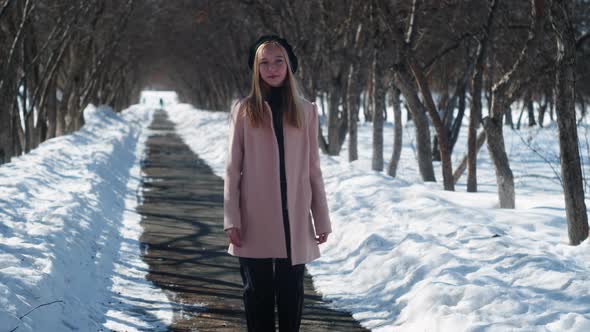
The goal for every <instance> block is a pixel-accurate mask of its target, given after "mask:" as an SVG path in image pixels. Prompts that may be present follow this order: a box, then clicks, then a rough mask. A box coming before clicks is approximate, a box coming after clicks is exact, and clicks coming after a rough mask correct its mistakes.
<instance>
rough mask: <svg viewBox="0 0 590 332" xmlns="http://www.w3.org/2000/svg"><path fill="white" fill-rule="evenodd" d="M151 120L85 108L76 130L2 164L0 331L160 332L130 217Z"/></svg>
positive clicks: (148, 112)
mask: <svg viewBox="0 0 590 332" xmlns="http://www.w3.org/2000/svg"><path fill="white" fill-rule="evenodd" d="M152 113H153V110H152V109H149V108H146V107H139V106H134V107H131V108H129V109H127V110H125V111H123V112H122V113H120V114H116V113H114V112H113V111H111V110H110V109H109V108H105V107H99V108H98V109H96V108H94V107H89V108H87V109H86V110H85V112H84V115H85V120H86V124H85V125H84V127H83V128H82V129H81V130H80V131H78V132H76V133H74V134H72V135H66V136H61V137H57V138H54V139H51V140H48V141H46V142H44V143H42V144H41V145H40V146H39V147H38V148H37V149H35V150H34V151H32V152H31V153H29V154H27V155H24V156H21V157H18V158H14V159H13V161H12V162H11V163H8V164H4V165H2V166H0V220H1V222H0V332H8V331H13V330H14V331H19V332H20V331H104V330H105V329H113V330H118V331H124V330H127V331H133V330H149V331H158V330H166V329H165V328H166V326H167V324H168V323H169V322H170V321H171V319H172V307H171V304H170V303H169V301H168V299H167V297H166V295H165V294H164V293H162V292H161V291H160V289H159V288H158V287H155V286H153V285H152V284H151V283H150V282H148V281H146V279H145V275H146V273H147V265H146V264H145V263H144V262H143V261H142V260H141V252H140V245H139V240H138V239H139V236H140V234H141V231H142V229H141V226H140V224H139V222H140V220H141V217H140V216H139V215H138V214H137V213H136V212H135V207H136V205H137V200H138V198H140V195H139V196H138V194H139V193H140V192H138V188H139V184H140V180H141V174H140V163H139V161H140V158H141V157H142V154H143V149H144V140H145V138H146V134H147V130H145V128H146V126H147V125H148V124H149V123H150V121H151V117H152Z"/></svg>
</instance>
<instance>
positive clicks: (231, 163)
mask: <svg viewBox="0 0 590 332" xmlns="http://www.w3.org/2000/svg"><path fill="white" fill-rule="evenodd" d="M240 104H241V102H236V103H235V104H234V106H233V108H232V110H231V113H230V120H229V139H228V149H227V157H226V161H225V179H224V183H223V229H224V230H227V229H229V228H232V227H236V228H241V226H242V220H241V213H240V183H241V178H242V161H243V156H244V119H243V116H242V115H241V114H239V113H240V112H239V110H240Z"/></svg>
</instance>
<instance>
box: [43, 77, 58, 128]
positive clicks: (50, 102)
mask: <svg viewBox="0 0 590 332" xmlns="http://www.w3.org/2000/svg"><path fill="white" fill-rule="evenodd" d="M54 82H55V80H52V82H51V83H50V85H51V86H50V87H49V94H48V95H47V104H46V105H45V108H46V114H47V135H46V136H45V138H44V139H50V138H53V137H55V125H56V120H57V118H56V117H57V99H56V96H55V83H54Z"/></svg>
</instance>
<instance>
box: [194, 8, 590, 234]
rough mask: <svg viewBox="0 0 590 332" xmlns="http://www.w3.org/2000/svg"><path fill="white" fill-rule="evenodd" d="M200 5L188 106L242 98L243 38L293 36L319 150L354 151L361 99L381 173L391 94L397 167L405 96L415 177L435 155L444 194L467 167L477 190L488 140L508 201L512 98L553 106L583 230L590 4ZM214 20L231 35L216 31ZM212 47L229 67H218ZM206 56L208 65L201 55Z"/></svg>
mask: <svg viewBox="0 0 590 332" xmlns="http://www.w3.org/2000/svg"><path fill="white" fill-rule="evenodd" d="M201 10H203V11H204V12H205V13H208V14H209V15H208V16H207V19H205V20H204V21H202V22H201V28H202V31H204V32H205V34H204V35H202V36H203V38H205V39H207V38H211V39H208V40H209V41H208V42H206V43H207V44H208V45H209V46H211V49H209V51H210V52H213V53H214V57H213V58H210V57H209V56H208V55H204V53H200V54H203V56H205V57H206V58H207V60H205V61H204V62H201V61H199V63H203V66H204V67H200V66H195V67H193V69H194V70H195V72H193V73H191V74H190V77H193V79H192V80H191V79H190V78H189V79H187V81H188V82H189V83H192V84H191V85H192V86H191V88H190V89H189V91H187V96H190V98H191V99H193V100H192V102H193V103H195V104H197V105H201V106H208V107H211V108H227V105H228V103H229V101H230V100H232V99H233V98H235V97H236V93H237V94H238V95H244V94H245V93H246V90H247V89H248V86H247V78H248V72H247V70H245V68H246V66H245V58H246V54H245V51H246V50H247V47H248V43H249V42H251V41H252V40H254V39H255V37H256V36H257V35H258V34H262V33H268V32H276V33H278V34H281V35H283V36H286V37H287V38H288V39H289V40H290V41H292V42H293V44H294V45H296V52H297V53H298V54H299V55H300V63H302V65H301V68H302V70H301V73H300V78H301V81H302V83H303V88H304V91H305V94H306V96H308V97H309V98H310V99H312V100H314V99H315V98H316V97H318V96H322V97H325V98H326V99H327V105H328V109H327V112H326V113H327V114H326V117H327V122H328V123H327V133H326V135H324V133H322V132H321V131H320V133H319V134H320V138H321V146H322V149H323V150H324V152H325V153H328V154H331V155H336V154H339V153H340V150H341V147H342V145H343V142H344V141H345V137H346V135H348V144H349V147H348V151H349V152H348V153H349V156H348V157H349V160H351V161H352V160H355V159H357V158H358V154H357V138H356V132H357V129H356V126H357V122H358V114H359V110H360V109H361V105H362V104H363V103H364V105H365V107H363V108H362V109H364V110H365V112H366V114H365V116H366V117H367V118H369V119H371V121H372V122H373V161H372V167H373V169H374V170H376V171H382V170H383V169H384V168H385V165H384V160H383V122H384V115H385V114H386V112H385V107H386V104H387V103H386V102H389V103H390V104H392V105H393V109H394V116H395V119H394V123H395V124H396V126H395V135H394V139H395V141H394V149H393V153H392V158H391V162H390V164H389V165H388V168H387V171H388V173H389V174H390V175H392V176H395V173H396V169H397V165H398V161H399V156H400V151H401V138H402V126H401V121H400V118H401V107H400V102H401V100H404V101H405V103H406V106H407V109H408V110H409V111H410V115H411V118H412V120H413V121H414V124H415V126H414V128H415V130H416V135H415V137H416V149H417V155H418V158H417V159H418V160H417V162H418V164H419V170H420V174H421V176H422V178H423V180H424V181H435V175H434V169H433V161H434V160H439V161H440V162H441V163H440V164H441V167H442V175H443V179H442V182H443V185H444V188H445V189H446V190H454V186H455V183H456V181H457V180H458V178H459V177H460V176H461V175H462V174H463V173H464V172H465V170H466V171H467V189H468V191H470V192H474V191H477V167H476V165H477V163H476V161H477V153H478V151H479V149H480V147H481V146H482V145H483V144H484V143H487V148H488V150H489V152H490V156H491V158H492V160H493V163H494V167H495V171H496V180H497V187H498V196H499V201H500V206H501V207H502V208H514V207H515V192H514V178H513V174H512V171H511V168H510V162H509V159H508V157H507V154H506V149H505V144H504V139H503V130H504V129H503V123H507V124H509V125H513V123H514V121H513V119H512V112H510V109H511V105H513V104H514V103H515V102H516V101H520V102H521V103H522V104H523V105H525V106H526V108H527V110H528V113H529V125H533V124H534V122H533V121H535V119H536V118H538V121H539V123H540V124H541V125H542V124H543V122H544V117H545V114H546V113H549V114H550V115H551V117H552V118H553V114H555V120H556V121H557V124H558V127H559V132H560V135H559V144H560V151H561V176H562V183H563V186H564V188H563V189H564V193H565V201H566V211H567V219H568V223H569V232H570V233H569V235H570V242H571V243H572V244H578V243H580V242H581V241H582V240H584V239H585V238H586V237H587V236H588V221H587V214H586V207H585V203H584V191H583V179H582V173H581V167H580V153H579V150H578V144H577V142H578V138H577V132H576V127H577V123H576V112H575V107H576V105H578V107H579V109H581V110H582V113H583V114H585V113H586V107H587V106H586V105H587V102H586V100H587V99H588V97H590V76H589V75H588V72H589V71H588V69H590V56H588V55H589V54H590V37H589V33H590V29H589V22H590V15H589V14H590V2H589V1H587V0H577V1H565V0H564V1H559V0H529V1H501V0H473V1H453V0H449V1H434V0H431V1H417V0H397V1H394V0H389V1H387V0H383V1H381V0H371V1H354V0H350V1H338V2H335V1H299V2H283V1H266V0H244V1H241V2H240V4H239V5H237V4H236V2H235V1H227V2H224V1H220V2H216V4H215V7H212V6H208V5H203V7H201ZM220 10H222V11H223V12H224V13H225V16H224V15H223V14H221V11H220ZM228 16H229V17H232V18H233V19H230V20H226V19H225V18H226V17H228ZM219 26H227V29H228V30H229V31H228V30H224V29H222V30H214V27H219ZM228 34H229V37H230V38H231V39H230V40H227V38H226V37H227V35H228ZM216 40H217V43H216V42H215V41H216ZM223 41H225V42H223ZM220 42H221V45H219V43H220ZM216 44H218V45H216ZM216 53H219V54H220V55H221V56H222V58H221V62H222V63H223V64H224V65H221V66H216V64H219V60H220V59H219V58H217V57H215V54H216ZM211 60H213V61H214V66H209V65H208V64H207V63H208V62H209V61H211ZM199 73H200V75H199ZM203 78H205V79H203ZM244 79H246V82H244ZM191 91H199V93H198V94H195V93H194V92H191ZM400 96H402V97H403V98H400ZM483 105H486V106H487V107H483ZM467 109H468V110H469V112H470V114H469V115H470V125H469V129H468V130H469V132H468V154H467V156H465V158H464V161H463V162H462V163H461V164H460V165H458V167H456V168H455V169H453V165H452V164H451V154H452V151H453V147H454V144H455V143H456V141H457V137H458V134H459V130H460V128H461V123H462V120H463V116H464V114H465V112H466V110H467ZM518 125H519V126H520V119H519V124H518ZM431 126H432V127H433V129H434V131H433V132H434V135H435V137H431V134H430V128H431Z"/></svg>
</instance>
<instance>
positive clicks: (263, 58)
mask: <svg viewBox="0 0 590 332" xmlns="http://www.w3.org/2000/svg"><path fill="white" fill-rule="evenodd" d="M259 61H260V62H259V68H260V77H261V78H262V80H263V81H264V82H265V83H266V84H268V85H270V86H272V87H279V86H282V85H283V82H284V81H285V77H287V69H288V68H287V60H286V59H285V57H284V56H283V52H282V51H281V49H280V46H277V45H275V44H268V45H266V46H265V47H264V48H263V49H262V50H261V51H260V60H259Z"/></svg>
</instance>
